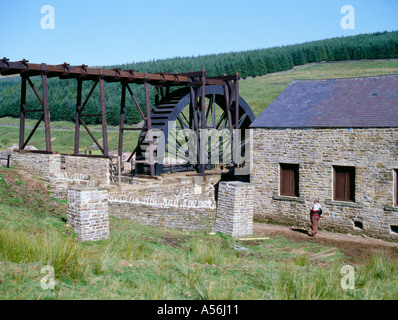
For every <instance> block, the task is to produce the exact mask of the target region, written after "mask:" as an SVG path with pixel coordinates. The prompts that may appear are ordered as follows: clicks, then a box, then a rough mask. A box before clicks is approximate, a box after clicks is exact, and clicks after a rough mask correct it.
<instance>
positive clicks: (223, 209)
mask: <svg viewBox="0 0 398 320" xmlns="http://www.w3.org/2000/svg"><path fill="white" fill-rule="evenodd" d="M253 200H254V187H253V186H252V185H251V184H249V183H243V182H239V181H228V182H220V184H219V190H218V200H217V218H216V226H215V231H216V232H222V233H225V234H228V235H231V236H232V237H234V238H238V237H245V236H251V235H253Z"/></svg>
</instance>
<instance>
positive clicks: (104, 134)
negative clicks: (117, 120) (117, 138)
mask: <svg viewBox="0 0 398 320" xmlns="http://www.w3.org/2000/svg"><path fill="white" fill-rule="evenodd" d="M100 73H103V70H102V69H100ZM99 85H100V98H101V120H102V121H101V122H102V140H103V141H102V145H103V148H104V152H103V153H104V156H108V155H109V149H108V131H107V124H106V106H105V81H104V77H103V76H101V77H100V79H99Z"/></svg>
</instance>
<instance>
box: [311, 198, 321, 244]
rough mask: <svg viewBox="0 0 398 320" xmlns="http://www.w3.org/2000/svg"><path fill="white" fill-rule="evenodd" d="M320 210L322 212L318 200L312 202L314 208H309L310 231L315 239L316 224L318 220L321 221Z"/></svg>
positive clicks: (316, 232)
mask: <svg viewBox="0 0 398 320" xmlns="http://www.w3.org/2000/svg"><path fill="white" fill-rule="evenodd" d="M320 210H322V206H321V204H320V203H319V200H318V199H315V200H314V206H313V207H312V208H311V210H310V211H311V213H310V218H311V230H312V236H313V237H316V235H317V234H318V223H319V220H320V219H321V214H320V212H321V211H320Z"/></svg>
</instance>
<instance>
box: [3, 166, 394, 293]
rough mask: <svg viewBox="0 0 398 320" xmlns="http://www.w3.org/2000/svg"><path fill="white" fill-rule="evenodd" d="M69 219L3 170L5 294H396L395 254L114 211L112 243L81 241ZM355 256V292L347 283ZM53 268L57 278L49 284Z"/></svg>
mask: <svg viewBox="0 0 398 320" xmlns="http://www.w3.org/2000/svg"><path fill="white" fill-rule="evenodd" d="M65 219H66V207H65V204H64V203H63V202H61V201H58V200H55V199H52V198H50V197H49V196H48V193H47V188H46V186H45V185H43V184H42V183H41V182H39V181H38V180H37V179H35V177H31V176H29V175H28V174H26V173H25V172H22V171H18V170H16V169H4V168H0V299H128V300H130V299H136V300H141V299H146V300H148V299H151V300H158V299H161V300H169V299H173V300H180V299H181V300H201V299H202V300H229V299H234V300H240V299H244V300H258V299H270V300H273V299H278V300H280V299H286V300H289V299H295V300H299V299H305V300H308V299H310V300H312V299H314V300H324V299H397V298H398V291H397V288H396V285H395V284H396V283H397V280H398V268H397V265H396V261H392V260H390V258H387V257H386V256H382V255H380V256H378V257H375V258H373V259H371V260H370V261H367V262H362V261H356V262H355V261H349V260H347V259H349V257H345V256H344V255H343V254H342V253H341V252H340V251H339V252H337V254H336V255H334V256H332V257H323V258H322V257H320V258H317V259H311V258H310V257H311V254H314V253H318V252H322V251H325V250H327V249H328V248H327V247H324V246H320V245H317V244H315V243H305V244H303V243H295V242H292V241H288V240H286V239H284V238H281V237H270V238H269V239H263V240H258V241H245V242H243V241H239V240H233V239H232V238H230V237H228V236H225V235H222V234H216V235H207V234H202V233H197V232H194V233H185V232H178V231H171V230H162V229H155V228H151V227H144V226H137V225H134V224H132V223H130V222H129V221H123V220H118V219H115V218H112V217H111V220H110V222H111V237H110V239H109V240H105V241H99V242H95V243H81V242H79V241H77V240H76V237H75V234H74V232H73V230H71V229H70V228H68V227H67V226H66V221H65ZM236 246H238V247H236ZM237 249H244V250H237ZM348 262H349V263H350V264H353V265H354V266H355V270H356V289H355V290H343V289H342V288H341V279H342V275H341V267H342V265H343V264H342V263H348ZM47 265H49V266H52V267H53V268H54V270H55V273H54V276H55V282H56V283H55V287H54V289H47V290H46V289H43V288H42V284H43V282H44V283H47V282H46V278H45V276H46V275H47V274H48V272H47V271H46V270H44V273H42V270H43V267H44V266H47Z"/></svg>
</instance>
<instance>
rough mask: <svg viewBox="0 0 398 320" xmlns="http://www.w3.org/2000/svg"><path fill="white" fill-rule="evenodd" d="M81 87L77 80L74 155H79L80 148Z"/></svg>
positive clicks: (81, 84) (79, 81)
mask: <svg viewBox="0 0 398 320" xmlns="http://www.w3.org/2000/svg"><path fill="white" fill-rule="evenodd" d="M82 86H83V81H82V80H81V79H78V80H77V100H76V119H75V149H74V152H75V154H78V153H79V146H80V108H81V104H82Z"/></svg>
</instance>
